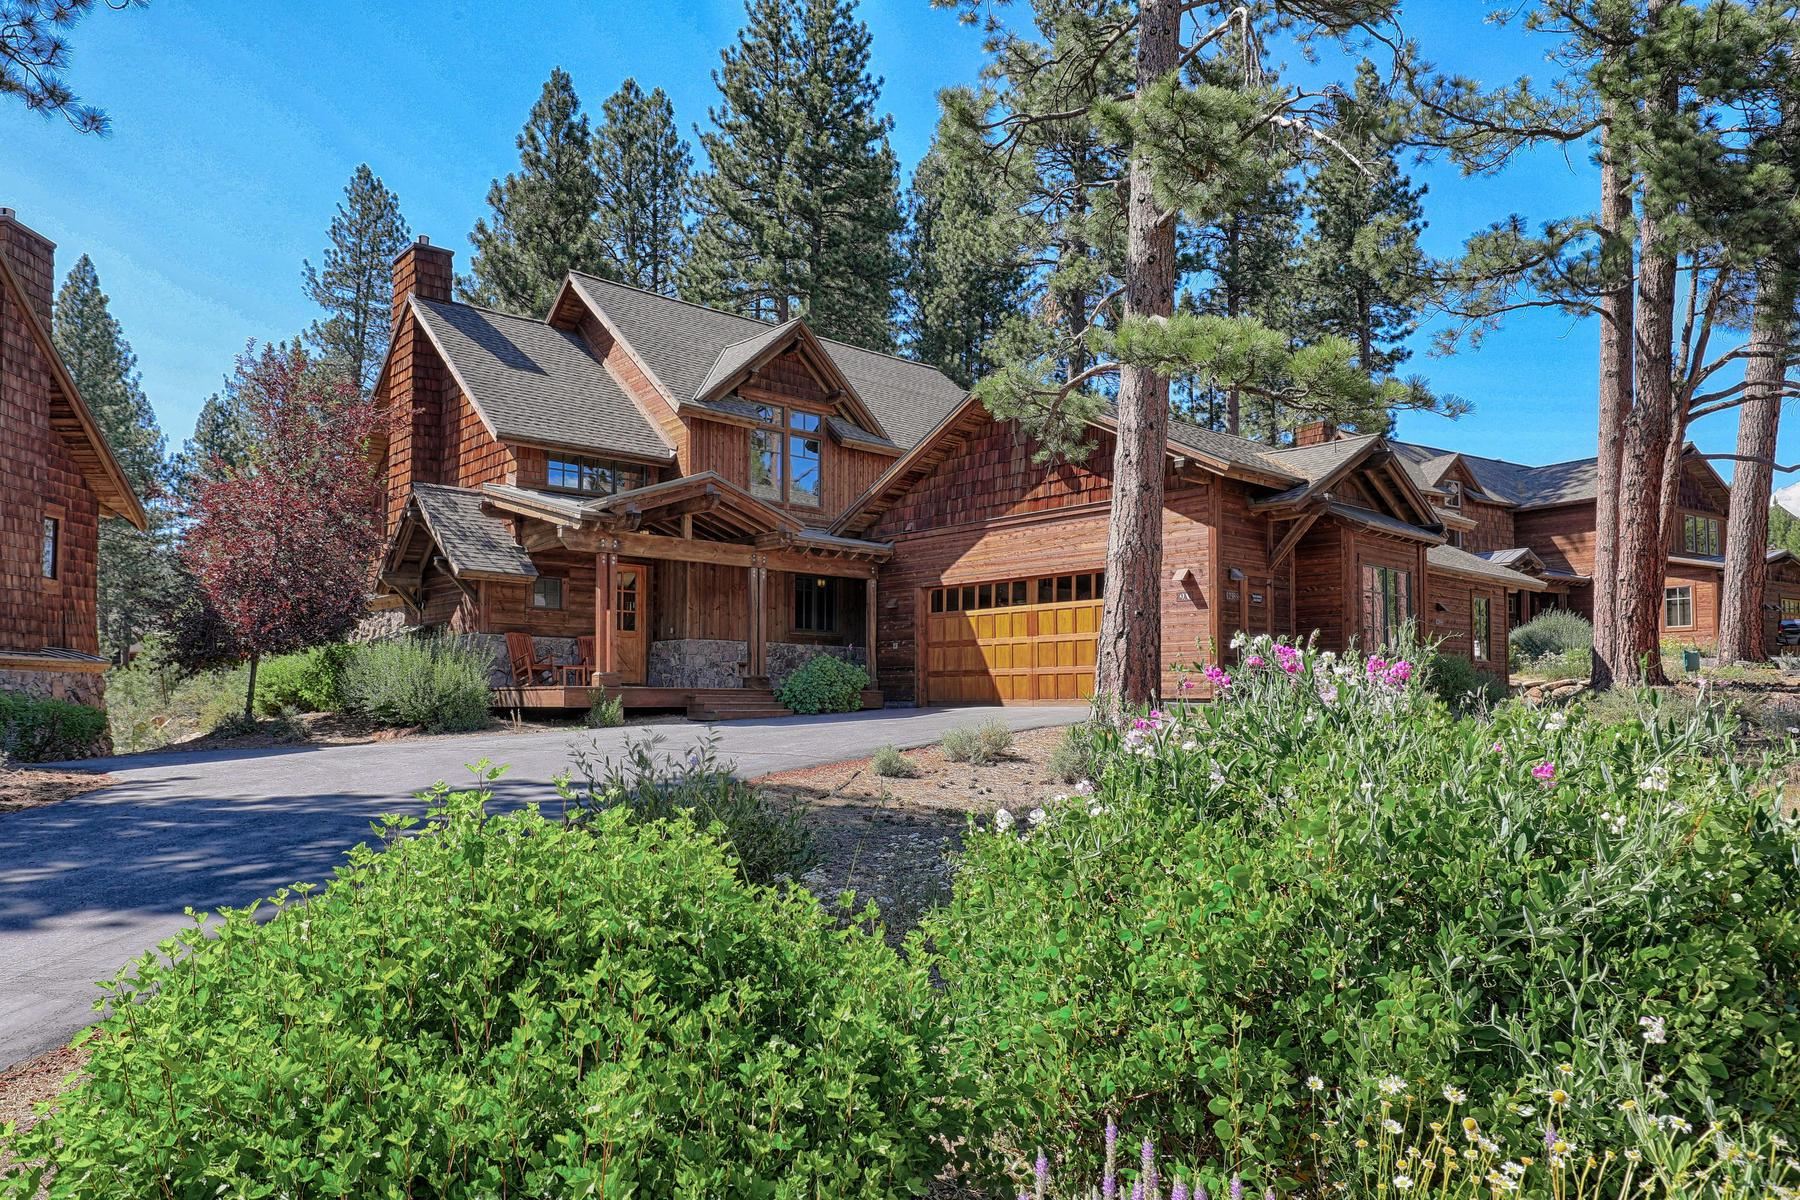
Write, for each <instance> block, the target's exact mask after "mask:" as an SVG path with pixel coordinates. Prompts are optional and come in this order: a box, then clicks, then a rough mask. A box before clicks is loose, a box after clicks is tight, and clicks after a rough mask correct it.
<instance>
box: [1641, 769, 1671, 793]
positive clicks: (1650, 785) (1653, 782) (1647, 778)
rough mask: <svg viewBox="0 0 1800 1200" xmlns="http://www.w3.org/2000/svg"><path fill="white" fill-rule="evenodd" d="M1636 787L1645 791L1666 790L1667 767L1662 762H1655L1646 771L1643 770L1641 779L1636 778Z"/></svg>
mask: <svg viewBox="0 0 1800 1200" xmlns="http://www.w3.org/2000/svg"><path fill="white" fill-rule="evenodd" d="M1638 787H1640V788H1642V789H1643V790H1644V791H1646V792H1666V791H1668V790H1669V768H1668V767H1666V766H1664V765H1663V764H1662V763H1657V764H1655V765H1654V766H1652V767H1651V768H1650V769H1649V770H1648V771H1645V772H1644V777H1643V778H1642V779H1640V780H1638Z"/></svg>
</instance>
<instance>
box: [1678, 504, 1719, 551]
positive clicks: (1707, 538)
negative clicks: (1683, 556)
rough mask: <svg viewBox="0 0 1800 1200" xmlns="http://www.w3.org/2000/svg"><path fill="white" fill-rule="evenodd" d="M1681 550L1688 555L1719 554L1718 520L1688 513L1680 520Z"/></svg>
mask: <svg viewBox="0 0 1800 1200" xmlns="http://www.w3.org/2000/svg"><path fill="white" fill-rule="evenodd" d="M1681 548H1682V549H1683V550H1685V551H1687V553H1689V554H1717V553H1718V552H1719V518H1717V517H1702V516H1696V515H1695V514H1693V513H1689V514H1687V515H1686V516H1684V517H1682V518H1681Z"/></svg>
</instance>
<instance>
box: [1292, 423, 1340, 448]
mask: <svg viewBox="0 0 1800 1200" xmlns="http://www.w3.org/2000/svg"><path fill="white" fill-rule="evenodd" d="M1337 435H1338V430H1337V426H1336V425H1334V424H1332V423H1331V422H1330V421H1308V422H1307V423H1306V424H1304V425H1302V426H1300V427H1299V428H1297V429H1295V430H1294V445H1296V446H1323V445H1324V444H1325V443H1326V442H1335V441H1337Z"/></svg>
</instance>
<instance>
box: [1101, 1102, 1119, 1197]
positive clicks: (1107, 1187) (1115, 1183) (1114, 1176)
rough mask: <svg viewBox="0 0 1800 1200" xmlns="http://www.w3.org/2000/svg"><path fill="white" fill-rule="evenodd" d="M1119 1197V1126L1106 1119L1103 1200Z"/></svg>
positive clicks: (1102, 1180)
mask: <svg viewBox="0 0 1800 1200" xmlns="http://www.w3.org/2000/svg"><path fill="white" fill-rule="evenodd" d="M1118 1195H1119V1126H1118V1123H1117V1122H1115V1121H1114V1120H1113V1119H1112V1118H1111V1117H1108V1118H1106V1174H1105V1175H1104V1176H1102V1177H1101V1179H1100V1196H1101V1200H1117V1197H1118Z"/></svg>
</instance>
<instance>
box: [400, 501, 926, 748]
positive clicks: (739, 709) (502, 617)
mask: <svg viewBox="0 0 1800 1200" xmlns="http://www.w3.org/2000/svg"><path fill="white" fill-rule="evenodd" d="M448 491H449V489H430V490H427V489H424V488H420V489H415V504H414V505H412V506H411V507H409V509H408V510H407V514H406V517H405V519H404V520H403V521H402V524H401V527H400V529H399V530H398V531H397V535H396V538H395V541H394V543H393V546H392V549H391V550H390V554H389V557H388V559H387V562H386V564H385V569H384V571H383V580H384V582H385V583H386V584H387V585H388V586H389V588H390V589H391V590H392V591H393V592H394V593H395V594H397V595H398V596H399V598H400V599H401V601H402V602H403V603H404V604H405V607H406V609H407V611H408V614H409V616H410V617H411V623H415V624H423V625H444V626H447V627H448V628H450V629H452V630H454V631H456V632H459V633H463V634H465V635H469V636H473V637H476V638H481V639H485V640H486V641H488V642H489V644H490V645H491V646H492V647H493V649H494V654H495V677H494V679H493V683H492V686H493V704H494V706H495V707H496V708H502V709H579V708H586V707H587V706H588V705H589V703H590V702H591V701H592V699H593V696H594V694H595V690H596V689H598V690H603V691H605V692H606V693H607V694H609V695H617V696H619V697H620V698H621V699H622V700H623V701H624V702H625V705H626V707H628V708H637V709H681V710H686V711H688V712H690V713H691V714H693V715H696V716H701V717H705V718H707V719H713V718H714V717H716V716H721V715H725V714H733V715H735V714H738V713H743V714H745V715H772V714H774V713H778V712H781V711H784V710H782V709H780V706H779V705H778V704H777V703H776V702H775V699H774V694H775V692H776V690H777V689H779V687H780V686H781V684H782V682H783V681H784V680H785V679H786V677H787V675H789V674H791V673H792V672H793V671H795V670H797V669H799V667H800V666H801V665H803V664H804V663H805V662H806V661H808V660H810V659H811V658H812V657H814V656H816V655H819V654H830V655H832V656H834V657H838V658H842V659H846V660H848V661H851V662H854V663H856V664H857V665H859V666H861V667H863V668H864V669H865V670H866V671H868V673H869V676H870V678H871V679H873V678H875V667H876V654H875V638H874V634H875V629H876V605H877V599H878V597H877V589H876V582H875V575H876V572H877V570H878V569H879V567H880V564H881V563H882V562H883V561H885V560H886V558H887V557H888V555H889V554H890V553H891V550H890V547H888V546H887V545H886V544H884V543H879V542H868V541H862V540H859V539H855V538H841V537H835V536H833V535H830V534H827V533H824V532H823V531H821V530H817V529H809V528H806V527H804V526H803V525H802V524H801V523H800V521H798V520H796V519H795V518H794V516H793V515H791V514H790V513H789V512H787V511H785V510H783V509H781V508H777V507H775V506H773V505H770V504H768V503H765V502H764V501H762V500H759V499H757V498H756V497H753V496H752V495H750V493H749V492H747V491H746V490H744V489H743V488H741V487H738V486H736V485H735V484H732V483H730V482H729V481H726V480H724V479H721V478H720V477H719V476H717V475H714V474H712V473H710V472H708V473H703V474H700V475H694V476H687V477H683V478H681V479H675V480H669V481H667V482H664V483H659V484H652V485H650V486H647V487H642V488H636V489H632V490H629V491H625V492H620V493H618V494H616V495H612V496H602V497H584V496H577V495H567V494H562V493H554V492H547V491H541V490H535V489H525V488H519V487H514V486H511V485H495V484H490V485H488V486H487V487H485V488H483V489H482V490H481V491H480V492H473V491H467V492H460V493H459V494H457V495H455V496H448V495H446V494H445V493H446V492H448ZM452 510H454V511H452ZM473 543H479V544H473ZM485 543H495V544H493V545H487V544H485ZM499 543H504V546H502V545H500V544H499ZM475 550H479V551H480V553H475V552H474V551H475ZM502 550H510V551H511V553H512V556H513V557H512V559H511V561H510V562H509V561H508V560H507V557H506V555H505V554H503V553H501V551H502ZM500 564H505V565H506V567H507V571H506V573H504V574H502V573H500V572H499V571H496V570H494V569H492V568H493V567H494V566H497V565H500ZM471 567H474V568H475V569H470V568H471ZM439 614H443V615H442V616H440V615H439ZM527 638H528V639H529V641H526V640H525V639H527ZM509 643H510V645H509ZM879 705H880V697H879V696H878V695H876V694H874V693H871V694H870V696H869V698H868V701H867V706H868V707H878V706H879Z"/></svg>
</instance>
